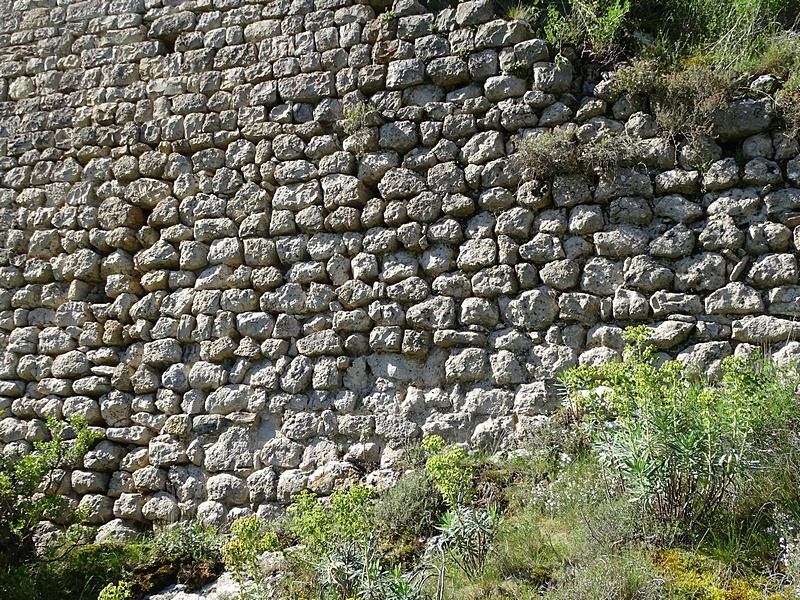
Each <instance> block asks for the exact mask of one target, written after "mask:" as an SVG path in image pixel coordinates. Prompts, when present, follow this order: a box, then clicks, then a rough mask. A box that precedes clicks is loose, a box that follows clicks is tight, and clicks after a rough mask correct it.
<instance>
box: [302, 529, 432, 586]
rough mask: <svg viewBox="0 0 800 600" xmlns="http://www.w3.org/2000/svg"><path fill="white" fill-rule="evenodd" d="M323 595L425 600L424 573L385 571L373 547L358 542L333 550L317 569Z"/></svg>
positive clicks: (339, 546) (390, 569) (396, 568)
mask: <svg viewBox="0 0 800 600" xmlns="http://www.w3.org/2000/svg"><path fill="white" fill-rule="evenodd" d="M317 572H318V578H319V581H320V583H321V587H322V590H323V592H328V593H334V594H336V595H337V596H338V597H339V598H342V599H345V598H359V599H360V600H422V598H423V595H422V588H421V585H422V581H423V580H422V577H421V571H415V572H403V570H402V569H401V568H400V566H399V565H395V566H394V567H392V568H388V567H386V566H385V565H384V564H382V562H381V560H380V559H379V558H378V557H377V556H376V553H375V549H374V548H373V546H372V544H359V543H357V542H355V541H352V540H351V541H350V542H347V543H343V544H339V545H337V546H335V547H334V548H332V549H331V551H330V552H328V553H327V554H326V555H325V556H324V558H323V559H322V560H321V561H320V563H319V564H318V565H317Z"/></svg>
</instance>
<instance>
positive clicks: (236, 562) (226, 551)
mask: <svg viewBox="0 0 800 600" xmlns="http://www.w3.org/2000/svg"><path fill="white" fill-rule="evenodd" d="M277 547H278V538H277V536H276V535H275V533H274V532H272V531H270V530H268V529H267V528H266V527H265V526H264V524H263V523H262V522H261V521H260V520H259V519H258V517H256V516H255V515H252V516H249V517H242V518H241V519H236V521H234V522H233V525H231V531H230V539H229V540H228V541H227V542H225V544H224V545H223V546H222V549H221V553H222V560H223V561H224V563H225V568H226V569H229V570H230V571H232V572H233V577H234V579H235V580H236V581H237V582H238V583H239V584H240V586H244V583H245V581H246V580H247V579H248V578H250V579H252V580H253V581H255V583H256V585H257V586H259V585H260V583H261V568H260V566H259V563H258V557H259V556H260V555H261V554H262V553H264V552H267V551H269V550H276V549H277Z"/></svg>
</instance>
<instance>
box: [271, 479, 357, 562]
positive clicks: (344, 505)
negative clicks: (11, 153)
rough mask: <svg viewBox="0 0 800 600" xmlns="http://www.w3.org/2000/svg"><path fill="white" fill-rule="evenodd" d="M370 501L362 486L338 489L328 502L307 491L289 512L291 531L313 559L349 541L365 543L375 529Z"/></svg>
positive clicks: (299, 496)
mask: <svg viewBox="0 0 800 600" xmlns="http://www.w3.org/2000/svg"><path fill="white" fill-rule="evenodd" d="M371 499H372V492H371V491H370V490H369V489H367V488H366V487H364V486H363V485H354V486H351V487H349V488H348V489H346V490H338V491H336V492H334V493H333V494H331V496H330V497H329V498H328V499H327V500H322V499H320V498H317V497H316V496H315V495H314V494H312V493H311V492H309V491H308V490H304V491H303V492H301V493H299V494H298V495H297V496H295V497H294V503H293V504H292V505H291V506H290V507H289V509H288V510H287V511H286V512H287V516H288V526H289V529H290V530H291V532H292V533H293V534H294V535H296V536H297V538H298V540H299V542H300V544H302V545H304V546H305V547H306V553H307V554H309V555H312V556H319V555H322V554H324V553H325V552H327V551H329V550H330V549H332V548H333V547H334V546H336V545H337V544H341V543H346V542H347V541H349V540H353V541H356V542H364V541H366V540H367V539H368V538H369V534H370V532H371V531H372V529H373V522H372V503H371Z"/></svg>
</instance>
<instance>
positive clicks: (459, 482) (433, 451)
mask: <svg viewBox="0 0 800 600" xmlns="http://www.w3.org/2000/svg"><path fill="white" fill-rule="evenodd" d="M422 446H423V448H424V449H425V450H426V451H427V452H428V453H429V454H430V456H429V457H428V459H427V460H426V461H425V472H426V473H427V475H428V477H430V480H431V481H432V482H433V485H434V486H435V487H436V489H437V490H438V491H439V493H440V494H441V495H442V498H443V499H444V501H445V503H446V504H447V505H448V506H450V507H451V508H452V507H455V506H457V505H459V504H469V503H470V502H471V501H472V498H473V497H474V495H475V487H474V485H473V477H474V472H473V468H472V465H470V464H469V462H468V457H467V453H466V452H464V450H463V449H462V448H459V447H458V446H450V447H449V448H448V447H447V446H445V442H444V440H443V439H442V438H441V436H438V435H431V436H427V437H426V438H425V439H424V440H423V441H422Z"/></svg>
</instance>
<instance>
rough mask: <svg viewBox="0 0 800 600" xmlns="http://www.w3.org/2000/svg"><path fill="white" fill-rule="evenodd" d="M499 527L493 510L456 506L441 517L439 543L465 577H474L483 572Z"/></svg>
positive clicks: (495, 509)
mask: <svg viewBox="0 0 800 600" xmlns="http://www.w3.org/2000/svg"><path fill="white" fill-rule="evenodd" d="M499 524H500V513H499V512H498V511H497V508H496V507H494V506H490V507H489V508H476V507H474V506H472V507H470V506H458V507H456V508H452V509H450V510H449V511H447V513H445V515H444V517H442V522H441V524H440V525H439V529H440V530H441V532H442V539H441V542H440V543H441V544H442V545H443V547H444V548H445V549H446V550H447V553H448V555H449V556H450V557H451V559H452V560H453V562H455V564H456V565H458V567H459V568H460V569H461V570H462V571H463V572H464V573H465V574H466V575H467V577H476V576H477V575H479V574H480V573H481V572H482V571H483V570H484V567H485V565H486V557H487V556H488V554H489V550H490V549H491V547H492V542H493V541H494V537H495V534H496V533H497V527H498V526H499Z"/></svg>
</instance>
